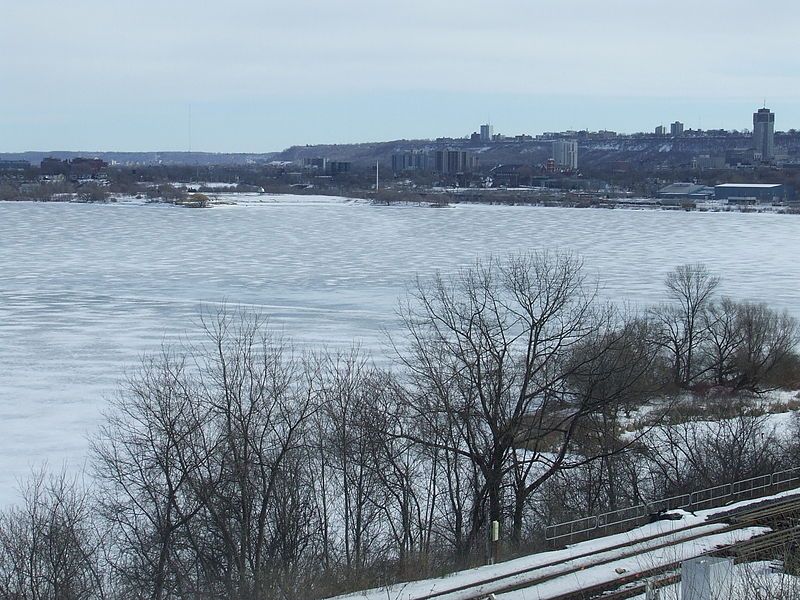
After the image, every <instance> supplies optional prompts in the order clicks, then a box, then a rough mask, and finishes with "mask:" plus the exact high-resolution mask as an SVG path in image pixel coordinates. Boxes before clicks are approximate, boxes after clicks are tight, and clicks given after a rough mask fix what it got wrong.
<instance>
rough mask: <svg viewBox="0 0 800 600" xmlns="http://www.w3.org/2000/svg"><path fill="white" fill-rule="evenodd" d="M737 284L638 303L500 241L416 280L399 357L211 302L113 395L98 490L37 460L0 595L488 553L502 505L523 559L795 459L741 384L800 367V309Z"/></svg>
mask: <svg viewBox="0 0 800 600" xmlns="http://www.w3.org/2000/svg"><path fill="white" fill-rule="evenodd" d="M718 284H719V280H718V278H717V277H715V276H713V275H712V274H711V273H709V272H708V270H707V269H706V267H704V266H703V265H686V266H681V267H678V268H676V269H675V270H674V271H673V272H671V273H670V274H669V276H668V277H667V280H666V296H665V302H664V304H663V305H660V306H658V307H653V308H651V309H649V310H646V311H642V312H639V313H632V312H626V311H623V310H620V309H619V308H617V307H615V306H613V305H610V304H606V303H603V302H601V301H600V300H599V299H598V298H597V295H596V291H595V287H594V286H593V285H592V283H591V282H589V281H587V279H586V277H585V275H584V273H583V272H582V268H581V261H580V260H579V259H578V258H576V257H575V256H573V255H570V254H566V253H534V254H526V255H521V256H513V257H509V258H507V259H504V260H499V259H488V260H485V261H481V262H478V263H476V264H475V265H474V266H473V267H471V268H468V269H464V270H462V271H461V272H460V273H458V274H457V275H454V276H452V277H445V276H436V277H434V278H432V279H430V280H418V281H417V282H416V283H415V284H414V285H413V286H412V287H411V290H410V292H409V293H408V294H407V296H406V297H405V298H404V300H403V302H402V303H401V308H400V310H399V316H400V318H401V320H402V324H403V327H402V328H401V331H402V334H401V335H400V336H399V337H396V338H393V339H391V340H390V347H391V348H393V352H392V355H393V356H392V360H391V361H390V365H389V367H379V366H376V364H375V363H373V362H372V361H371V359H370V357H369V356H367V355H366V354H365V353H364V352H362V351H360V350H359V349H358V348H352V349H349V350H347V351H319V352H299V351H298V350H297V349H295V348H293V346H292V344H291V342H290V341H289V340H287V339H285V338H283V337H282V336H280V335H278V334H277V333H276V332H274V331H273V330H271V329H270V328H269V327H268V323H267V321H266V320H265V319H263V318H262V317H260V316H258V315H254V314H252V313H247V312H243V311H231V310H220V311H218V312H215V313H205V314H204V315H203V317H202V327H203V330H204V334H205V343H204V344H202V345H199V346H194V345H193V346H188V345H187V346H182V347H174V348H165V349H164V350H162V352H161V353H159V354H157V355H155V356H152V357H149V358H147V359H146V360H144V361H143V364H142V365H141V368H140V369H139V370H138V371H137V372H136V373H135V374H134V375H132V376H131V377H130V378H129V379H128V380H127V381H126V382H125V384H124V385H123V386H122V387H121V389H120V390H119V393H118V395H117V396H116V397H115V398H114V399H113V401H112V402H110V405H109V406H108V409H107V411H106V415H105V419H104V422H103V425H102V427H101V429H100V431H99V433H98V435H97V436H96V439H95V440H94V441H93V444H92V461H91V464H92V472H91V476H90V477H89V478H88V480H89V481H90V482H91V484H90V485H88V486H82V485H78V484H76V483H74V482H71V481H70V480H69V478H67V477H65V476H63V475H62V476H52V475H48V474H46V473H39V474H37V475H35V476H34V477H33V478H32V479H31V481H30V482H29V483H27V484H26V485H25V486H23V489H22V498H23V500H22V502H21V504H20V505H19V506H17V507H14V508H10V509H8V510H6V511H5V512H4V513H3V514H2V517H0V599H9V600H10V599H12V598H13V599H22V598H25V599H28V598H30V599H53V600H55V599H58V600H62V599H63V600H66V599H87V600H88V599H96V598H97V599H102V598H142V599H145V598H148V599H152V600H160V599H166V598H220V599H221V598H225V599H241V600H250V599H253V600H254V599H262V598H263V599H266V598H286V599H301V598H321V597H326V596H331V595H334V594H336V593H341V592H345V591H349V590H354V589H359V588H363V587H369V586H377V585H383V584H387V583H390V582H393V581H398V580H402V579H408V578H414V577H421V576H424V575H432V574H438V573H443V572H445V571H448V570H451V569H453V568H458V567H465V566H470V565H475V564H480V563H481V562H482V561H483V560H484V559H485V555H486V552H487V543H486V540H487V527H488V524H489V523H490V522H491V521H492V520H497V521H499V522H500V523H501V531H502V538H503V544H502V551H503V553H504V555H506V556H511V555H513V554H516V553H521V552H524V551H526V550H533V549H537V548H541V547H542V531H543V529H544V527H545V525H547V524H548V523H550V522H553V521H558V520H562V519H568V518H574V517H578V516H583V515H587V514H594V513H597V512H599V511H603V510H609V509H615V508H621V507H624V506H627V505H631V504H638V503H640V502H643V501H647V500H649V499H654V498H658V497H662V496H664V495H670V494H673V493H677V492H682V491H687V490H691V489H695V488H697V487H705V486H708V485H715V484H718V483H722V482H724V481H732V480H735V479H740V478H745V477H750V476H754V475H758V474H762V473H765V472H770V471H772V470H775V469H777V468H780V467H782V466H785V465H789V464H794V463H795V458H796V456H797V454H798V449H797V448H795V447H794V446H793V445H792V444H791V443H787V444H783V445H782V444H781V442H780V440H779V439H778V438H777V437H776V436H775V433H774V432H772V431H770V430H769V428H768V427H767V425H766V419H765V417H764V416H763V415H760V414H758V413H757V412H755V411H752V410H748V409H746V408H742V407H740V406H738V405H737V403H736V400H735V399H736V397H737V394H739V393H742V392H747V393H754V392H760V391H763V390H766V389H770V388H776V387H780V386H792V385H795V384H796V383H797V375H798V357H797V355H796V353H795V350H796V344H797V342H798V326H797V323H796V322H795V320H794V319H793V318H791V317H789V316H788V315H786V314H784V313H779V312H776V311H774V310H772V309H770V308H769V307H767V306H764V305H761V304H752V303H745V302H736V301H733V300H730V299H727V298H720V297H718V295H717V293H716V292H717V288H718ZM381 364H383V363H381ZM690 392H693V393H696V394H705V395H706V396H715V397H719V398H722V400H721V401H720V402H718V403H717V404H716V405H715V406H716V407H717V409H718V410H719V414H718V415H717V417H727V418H726V419H724V420H721V421H720V422H719V423H712V422H710V421H712V420H713V419H712V417H713V415H710V414H708V413H707V411H706V412H702V411H698V412H699V413H701V414H696V415H693V414H691V411H690V410H688V411H684V412H682V409H681V407H686V406H691V405H686V404H681V403H680V402H677V401H676V402H670V401H668V399H670V398H681V397H685V396H686V395H687V394H689V393H690ZM702 401H703V402H705V401H704V400H702ZM697 402H698V403H699V402H701V400H700V399H698V400H697ZM644 406H647V407H648V410H640V409H642V407H644ZM706 406H707V405H706Z"/></svg>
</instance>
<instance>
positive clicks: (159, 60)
mask: <svg viewBox="0 0 800 600" xmlns="http://www.w3.org/2000/svg"><path fill="white" fill-rule="evenodd" d="M798 32H800V8H798V5H797V2H796V0H761V1H759V2H754V1H753V0H747V1H745V0H692V1H687V0H547V1H540V0H494V1H492V2H488V1H477V0H447V1H444V0H394V1H391V2H386V1H383V0H327V1H325V0H288V1H286V2H277V1H275V0H227V1H225V2H222V1H204V0H193V1H185V0H159V1H155V0H135V1H127V2H122V1H120V0H105V1H104V2H100V1H96V0H73V1H71V2H65V1H64V0H25V1H18V2H14V1H11V0H9V1H7V2H4V3H3V6H2V11H0V57H2V58H1V59H0V152H17V151H24V150H57V149H58V150H98V151H101V150H187V149H189V148H190V147H191V149H192V150H206V151H224V152H228V151H230V152H234V151H241V152H266V151H272V150H280V149H282V148H285V147H287V146H290V145H293V144H311V143H345V142H354V141H377V140H390V139H398V138H432V137H438V136H462V135H465V134H468V133H470V132H471V131H473V130H475V129H477V128H478V126H479V125H480V124H481V123H483V122H486V121H487V120H488V119H491V122H492V123H493V124H494V126H495V131H496V132H500V133H506V134H518V133H531V134H537V133H541V132H543V131H556V130H563V129H583V128H587V129H592V130H596V129H613V130H617V131H621V132H631V131H641V130H647V131H649V130H652V129H653V128H654V127H655V126H656V125H659V124H662V123H663V124H668V123H669V122H671V121H673V120H676V119H677V120H681V121H683V122H685V123H686V126H687V127H702V128H704V129H710V128H720V127H724V128H727V129H743V128H750V127H752V121H751V119H752V116H751V115H752V112H753V110H754V109H756V108H758V107H759V106H760V105H761V104H762V103H763V101H764V99H766V101H767V105H768V106H769V107H770V108H772V109H773V110H774V111H775V112H776V128H777V129H784V130H785V129H789V128H800V53H798V35H800V34H799V33H798Z"/></svg>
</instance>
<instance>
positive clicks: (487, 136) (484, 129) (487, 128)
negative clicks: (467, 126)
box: [481, 125, 494, 142]
mask: <svg viewBox="0 0 800 600" xmlns="http://www.w3.org/2000/svg"><path fill="white" fill-rule="evenodd" d="M493 137H494V126H493V125H481V141H482V142H491V141H492V138H493Z"/></svg>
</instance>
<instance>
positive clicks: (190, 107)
mask: <svg viewBox="0 0 800 600" xmlns="http://www.w3.org/2000/svg"><path fill="white" fill-rule="evenodd" d="M191 151H192V104H191V103H189V152H191Z"/></svg>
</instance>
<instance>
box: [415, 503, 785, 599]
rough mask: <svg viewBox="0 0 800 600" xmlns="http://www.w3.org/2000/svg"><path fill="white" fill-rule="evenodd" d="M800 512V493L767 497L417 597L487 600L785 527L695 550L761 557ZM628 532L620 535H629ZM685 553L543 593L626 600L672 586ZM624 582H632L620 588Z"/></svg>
mask: <svg viewBox="0 0 800 600" xmlns="http://www.w3.org/2000/svg"><path fill="white" fill-rule="evenodd" d="M798 517H800V496H792V497H787V498H782V499H777V500H766V501H764V502H759V503H755V504H750V505H747V506H744V507H741V508H738V509H732V510H731V511H727V512H724V513H720V514H718V515H715V516H714V517H713V518H712V519H709V520H706V521H702V522H696V523H692V524H688V525H686V526H685V527H678V528H673V529H670V530H669V531H667V532H659V533H655V534H652V535H650V536H646V537H642V538H637V539H636V540H633V541H630V540H627V541H626V540H624V539H621V540H620V541H619V542H617V543H613V544H611V545H609V546H605V547H602V548H592V549H589V550H586V551H581V549H580V547H577V548H575V552H572V553H569V555H568V556H566V557H564V558H558V559H554V560H551V561H545V562H543V563H539V564H535V565H530V566H527V567H524V568H519V569H515V570H512V571H509V572H506V573H503V574H502V575H495V576H491V577H487V578H485V579H482V580H480V581H478V582H472V583H468V584H463V585H458V586H453V587H449V588H447V589H443V590H439V591H434V592H431V593H428V594H426V595H422V596H417V597H416V600H482V599H484V598H486V597H488V596H489V595H490V594H495V595H497V597H498V600H499V599H501V598H502V597H503V595H505V594H509V593H512V592H515V591H519V590H525V589H531V590H532V591H533V589H534V588H536V587H537V586H539V587H541V586H543V585H544V584H547V583H551V582H554V581H555V580H557V579H559V578H565V577H574V578H580V577H581V576H582V575H583V574H584V573H585V572H586V571H587V569H592V568H596V567H603V566H605V565H610V564H612V563H615V562H619V561H621V560H625V559H635V558H636V557H639V556H644V555H648V554H653V553H657V552H658V551H660V550H664V549H666V548H669V547H673V546H676V545H682V544H691V543H692V542H702V541H703V540H711V539H714V538H713V536H717V538H716V539H722V538H721V537H720V536H724V535H725V534H730V533H732V532H735V531H737V530H744V529H746V528H750V527H764V526H766V527H775V526H778V527H781V526H783V528H782V529H780V530H779V531H774V532H769V533H764V534H762V535H758V536H755V537H752V538H750V539H747V540H743V541H741V542H736V543H733V544H723V545H722V546H721V547H714V548H713V549H711V550H709V551H708V552H700V553H696V554H694V556H697V555H702V554H717V555H719V554H720V553H724V552H729V553H731V555H734V556H737V557H739V560H743V557H745V556H758V555H759V553H762V554H763V553H764V552H767V551H768V550H769V549H770V548H775V547H777V546H778V545H780V544H783V545H785V544H786V543H788V542H790V541H793V540H795V539H797V538H798V537H800V527H798V526H797V525H791V526H789V527H785V525H786V524H787V523H792V524H793V523H796V522H797V518H798ZM624 535H625V534H622V535H619V536H616V537H619V538H623V537H624ZM561 552H564V551H561ZM685 558H687V557H686V556H684V557H681V558H680V559H679V560H675V561H669V562H667V563H662V564H659V565H658V566H654V567H653V568H649V569H644V570H641V569H639V570H637V571H636V572H635V573H631V574H630V575H627V576H622V575H620V576H618V577H615V578H614V580H613V581H606V582H602V583H599V584H597V585H590V586H587V587H584V588H583V589H582V590H581V591H580V592H570V593H566V594H562V595H541V596H538V597H541V598H550V599H552V600H585V599H587V598H595V597H598V596H599V595H601V594H602V595H603V598H604V599H606V598H614V599H616V600H622V599H623V598H630V597H633V596H636V595H638V594H641V593H643V591H642V590H643V589H644V583H642V584H641V585H637V581H642V580H643V579H644V578H651V577H657V576H662V577H659V579H658V585H661V584H662V582H664V583H663V585H667V584H668V583H669V582H672V583H674V581H672V579H671V578H673V577H679V576H677V575H675V574H670V572H671V571H675V570H676V569H677V568H679V566H680V562H681V561H682V560H684V559H685ZM620 586H627V587H625V589H623V590H619V588H620ZM613 590H618V591H613Z"/></svg>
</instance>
